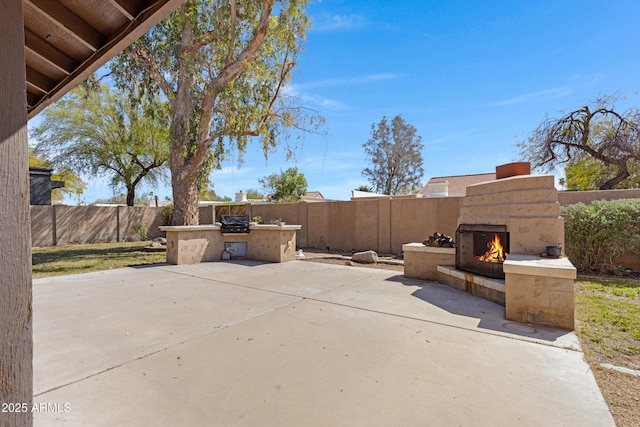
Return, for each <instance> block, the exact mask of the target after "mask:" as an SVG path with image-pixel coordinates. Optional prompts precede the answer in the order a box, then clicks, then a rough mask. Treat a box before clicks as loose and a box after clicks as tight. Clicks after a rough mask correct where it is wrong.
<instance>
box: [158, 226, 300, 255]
mask: <svg viewBox="0 0 640 427" xmlns="http://www.w3.org/2000/svg"><path fill="white" fill-rule="evenodd" d="M301 228H302V226H301V225H270V224H264V225H263V224H257V225H250V226H249V233H222V232H221V230H220V226H218V225H179V226H163V227H160V230H162V231H164V232H166V233H167V263H169V264H197V263H200V262H209V261H220V260H221V259H222V253H223V252H224V251H225V243H227V244H229V243H233V244H242V243H246V257H245V258H247V259H253V260H257V261H268V262H287V261H293V260H294V259H295V252H296V232H297V231H298V230H300V229H301Z"/></svg>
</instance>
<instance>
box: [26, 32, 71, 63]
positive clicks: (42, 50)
mask: <svg viewBox="0 0 640 427" xmlns="http://www.w3.org/2000/svg"><path fill="white" fill-rule="evenodd" d="M24 39H25V41H24V43H25V47H26V48H27V49H29V50H30V51H31V52H33V53H34V54H36V55H38V56H39V57H40V58H42V59H43V60H45V61H47V62H48V63H49V64H51V65H52V66H54V67H56V68H57V69H58V70H60V71H62V72H63V73H65V74H71V73H72V72H73V70H75V68H76V67H77V66H78V63H77V62H76V61H75V60H73V58H70V57H69V56H67V55H66V54H65V53H63V52H61V51H59V50H58V49H56V48H55V47H53V46H52V45H50V44H49V43H47V41H46V40H44V39H42V38H40V37H39V36H38V35H37V34H34V33H33V32H31V31H29V30H28V29H26V28H25V29H24Z"/></svg>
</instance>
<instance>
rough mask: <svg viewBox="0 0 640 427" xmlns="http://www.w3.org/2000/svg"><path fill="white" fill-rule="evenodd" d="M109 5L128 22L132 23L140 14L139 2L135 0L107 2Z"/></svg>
mask: <svg viewBox="0 0 640 427" xmlns="http://www.w3.org/2000/svg"><path fill="white" fill-rule="evenodd" d="M109 3H111V4H112V5H113V6H114V7H115V8H116V9H118V10H119V11H120V13H122V14H123V15H124V16H126V17H127V19H128V20H129V21H132V20H133V18H135V17H136V16H138V13H139V12H140V2H138V1H136V0H109Z"/></svg>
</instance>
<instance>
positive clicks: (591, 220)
mask: <svg viewBox="0 0 640 427" xmlns="http://www.w3.org/2000/svg"><path fill="white" fill-rule="evenodd" d="M561 215H562V217H563V218H564V228H565V246H566V248H565V252H566V254H567V256H568V257H569V258H570V259H571V262H572V263H574V265H575V266H576V268H577V269H578V270H579V271H596V272H600V271H603V272H613V271H616V269H617V267H618V266H617V265H616V264H615V262H614V261H615V258H616V257H618V256H620V255H622V254H623V253H625V252H631V253H635V254H636V255H638V256H640V200H638V199H625V200H596V201H593V202H591V203H589V204H584V203H577V204H575V205H569V206H565V207H563V208H562V209H561Z"/></svg>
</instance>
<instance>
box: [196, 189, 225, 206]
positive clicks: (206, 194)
mask: <svg viewBox="0 0 640 427" xmlns="http://www.w3.org/2000/svg"><path fill="white" fill-rule="evenodd" d="M198 199H199V200H207V201H214V202H230V201H231V197H229V196H219V195H218V193H216V191H215V190H214V189H213V188H212V187H211V186H207V187H206V189H204V190H203V191H200V192H199V193H198Z"/></svg>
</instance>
